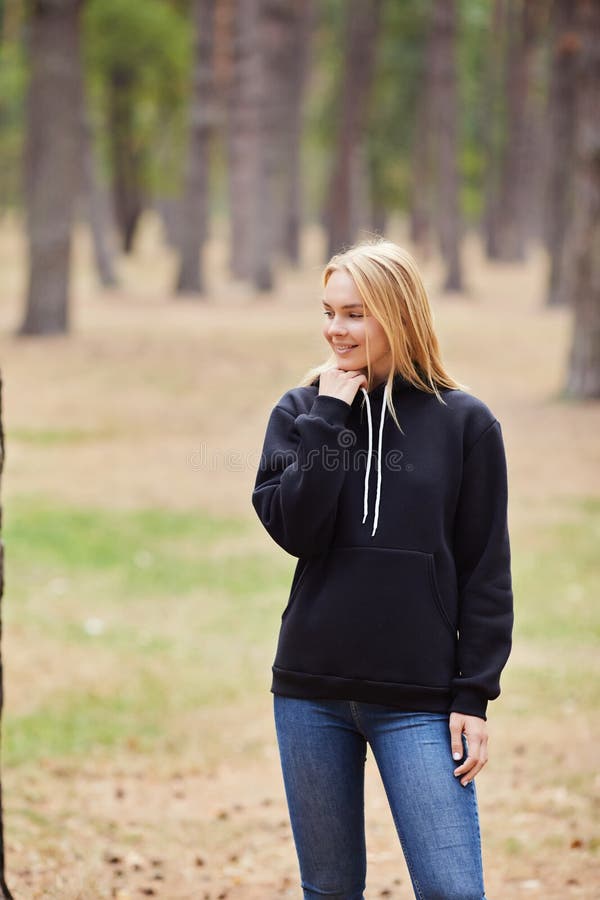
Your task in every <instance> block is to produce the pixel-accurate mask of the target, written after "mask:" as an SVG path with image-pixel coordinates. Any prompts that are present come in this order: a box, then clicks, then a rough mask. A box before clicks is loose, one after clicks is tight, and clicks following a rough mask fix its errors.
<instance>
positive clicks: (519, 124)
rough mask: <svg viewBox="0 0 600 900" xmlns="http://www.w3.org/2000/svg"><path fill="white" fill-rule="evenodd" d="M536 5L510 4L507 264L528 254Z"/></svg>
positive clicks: (502, 210)
mask: <svg viewBox="0 0 600 900" xmlns="http://www.w3.org/2000/svg"><path fill="white" fill-rule="evenodd" d="M536 3H537V0H520V2H518V0H511V2H510V3H509V4H508V22H507V29H508V34H507V44H508V48H507V57H506V69H505V72H506V87H505V91H506V96H507V104H508V118H507V123H506V129H507V133H506V139H505V146H504V153H503V159H502V167H501V179H500V191H499V203H498V210H497V218H496V223H497V233H496V252H497V255H496V258H497V259H501V260H505V261H507V262H519V261H522V260H524V259H525V256H526V244H527V227H526V226H527V217H526V210H527V205H528V204H529V203H530V201H531V196H532V190H533V185H532V183H531V180H530V178H529V176H530V171H531V170H530V161H531V154H530V150H531V134H530V129H529V119H528V114H529V104H530V87H531V65H532V57H533V52H534V38H535V27H534V23H535V15H534V7H535V6H536Z"/></svg>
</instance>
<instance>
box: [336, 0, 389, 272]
mask: <svg viewBox="0 0 600 900" xmlns="http://www.w3.org/2000/svg"><path fill="white" fill-rule="evenodd" d="M381 5H382V4H381V0H349V2H348V4H347V20H346V21H347V27H346V35H347V37H346V59H345V63H344V75H343V78H342V85H341V98H340V122H339V126H338V132H337V136H336V147H335V152H334V159H333V166H332V175H331V179H330V187H329V196H328V202H327V210H326V213H325V216H324V220H325V221H326V222H327V227H328V232H329V233H328V248H327V252H328V255H329V256H332V255H333V254H334V253H337V252H339V251H340V250H341V249H342V248H343V247H345V246H348V245H349V244H350V243H351V242H352V241H353V240H354V237H355V235H354V232H353V230H352V170H353V160H352V154H353V150H354V148H355V147H357V146H359V144H360V143H361V141H362V139H363V138H364V135H365V131H366V126H367V121H368V111H369V107H368V100H369V94H370V91H371V84H372V80H373V74H374V69H375V55H376V50H377V39H378V33H379V24H380V19H381Z"/></svg>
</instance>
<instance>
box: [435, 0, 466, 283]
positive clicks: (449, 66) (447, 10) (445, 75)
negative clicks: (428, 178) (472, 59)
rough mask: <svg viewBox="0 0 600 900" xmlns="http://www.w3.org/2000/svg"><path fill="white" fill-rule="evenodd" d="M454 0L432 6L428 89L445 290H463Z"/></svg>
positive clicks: (437, 220)
mask: <svg viewBox="0 0 600 900" xmlns="http://www.w3.org/2000/svg"><path fill="white" fill-rule="evenodd" d="M456 18H457V13H456V0H436V2H435V4H434V7H433V20H432V43H433V48H434V53H433V60H432V62H433V69H432V72H431V87H432V92H433V100H432V104H433V113H434V117H435V125H436V132H437V142H436V150H437V154H436V155H437V160H436V162H437V198H436V200H437V203H436V214H435V218H436V225H437V232H438V238H439V244H440V249H441V252H442V256H443V259H444V263H445V266H446V276H445V281H444V290H446V291H462V289H463V276H462V265H461V259H460V246H461V242H462V230H463V225H462V220H461V214H460V201H459V175H458V128H457V121H458V98H457V83H456V61H455V56H456Z"/></svg>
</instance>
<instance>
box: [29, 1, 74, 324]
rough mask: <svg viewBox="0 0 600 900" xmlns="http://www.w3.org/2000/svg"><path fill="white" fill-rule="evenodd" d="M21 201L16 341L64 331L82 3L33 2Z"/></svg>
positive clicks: (66, 314) (71, 218)
mask: <svg viewBox="0 0 600 900" xmlns="http://www.w3.org/2000/svg"><path fill="white" fill-rule="evenodd" d="M30 9H31V28H30V47H29V58H30V65H31V75H30V82H29V88H28V94H27V138H26V140H27V145H26V161H25V196H26V204H27V237H28V243H29V278H28V288H27V306H26V312H25V317H24V321H23V323H22V325H21V327H20V329H19V334H56V333H66V332H67V331H68V330H69V314H68V292H69V268H70V260H71V231H72V225H73V212H74V206H75V201H76V197H77V193H78V188H79V184H80V175H81V172H80V150H81V81H82V75H81V61H80V47H79V32H80V10H81V2H80V0H33V2H32V3H31V7H30Z"/></svg>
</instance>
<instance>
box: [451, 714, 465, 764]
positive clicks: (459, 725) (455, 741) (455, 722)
mask: <svg viewBox="0 0 600 900" xmlns="http://www.w3.org/2000/svg"><path fill="white" fill-rule="evenodd" d="M463 726H464V721H463V719H462V717H460V716H452V717H451V718H450V735H451V750H452V759H462V758H463V755H464V748H463V743H462V737H461V735H462V731H463Z"/></svg>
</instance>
